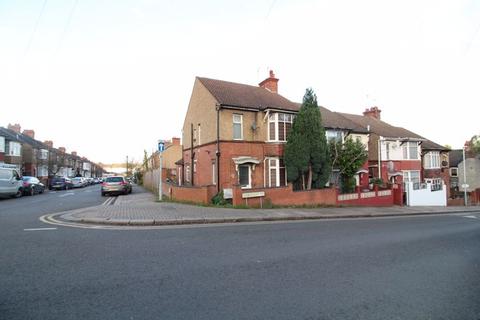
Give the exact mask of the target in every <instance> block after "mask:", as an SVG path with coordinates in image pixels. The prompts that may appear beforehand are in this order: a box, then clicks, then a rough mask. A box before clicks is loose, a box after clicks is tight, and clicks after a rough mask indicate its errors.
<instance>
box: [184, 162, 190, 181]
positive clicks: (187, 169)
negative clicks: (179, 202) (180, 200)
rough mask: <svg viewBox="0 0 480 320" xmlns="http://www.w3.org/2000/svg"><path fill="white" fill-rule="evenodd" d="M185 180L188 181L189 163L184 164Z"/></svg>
mask: <svg viewBox="0 0 480 320" xmlns="http://www.w3.org/2000/svg"><path fill="white" fill-rule="evenodd" d="M185 181H187V182H190V165H189V164H187V165H186V166H185Z"/></svg>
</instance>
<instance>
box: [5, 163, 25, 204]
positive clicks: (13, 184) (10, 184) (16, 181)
mask: <svg viewBox="0 0 480 320" xmlns="http://www.w3.org/2000/svg"><path fill="white" fill-rule="evenodd" d="M22 195H23V181H22V178H21V177H20V174H19V173H18V171H17V169H16V168H14V167H9V166H8V165H2V166H0V196H13V197H16V198H18V197H21V196H22Z"/></svg>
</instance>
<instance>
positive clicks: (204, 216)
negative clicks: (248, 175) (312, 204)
mask: <svg viewBox="0 0 480 320" xmlns="http://www.w3.org/2000/svg"><path fill="white" fill-rule="evenodd" d="M462 212H467V213H471V212H480V207H466V208H465V207H387V208H385V207H348V208H330V207H328V208H313V209H303V208H282V209H278V208H275V209H233V208H216V207H205V206H194V205H186V204H180V203H173V202H156V201H155V197H154V196H153V195H152V194H150V193H148V192H145V193H137V194H130V195H128V196H119V197H118V198H116V200H115V201H113V204H104V205H100V206H95V207H89V208H82V209H77V210H72V211H68V212H63V213H60V214H58V215H56V216H57V217H59V218H60V219H62V220H66V221H71V222H86V223H96V224H113V225H154V224H157V225H170V224H194V223H221V222H248V221H252V222H253V221H275V220H302V219H325V218H346V217H375V216H377V217H378V216H398V215H420V214H432V213H462Z"/></svg>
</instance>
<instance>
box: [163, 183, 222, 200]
mask: <svg viewBox="0 0 480 320" xmlns="http://www.w3.org/2000/svg"><path fill="white" fill-rule="evenodd" d="M162 189H163V190H164V194H167V195H169V197H170V198H171V199H173V200H180V201H189V202H195V203H204V204H209V203H211V199H212V197H213V196H214V195H215V193H216V189H215V188H214V187H212V186H206V187H178V186H174V185H170V184H166V183H164V184H163V188H162Z"/></svg>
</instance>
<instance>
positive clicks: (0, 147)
mask: <svg viewBox="0 0 480 320" xmlns="http://www.w3.org/2000/svg"><path fill="white" fill-rule="evenodd" d="M0 152H5V137H0Z"/></svg>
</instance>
